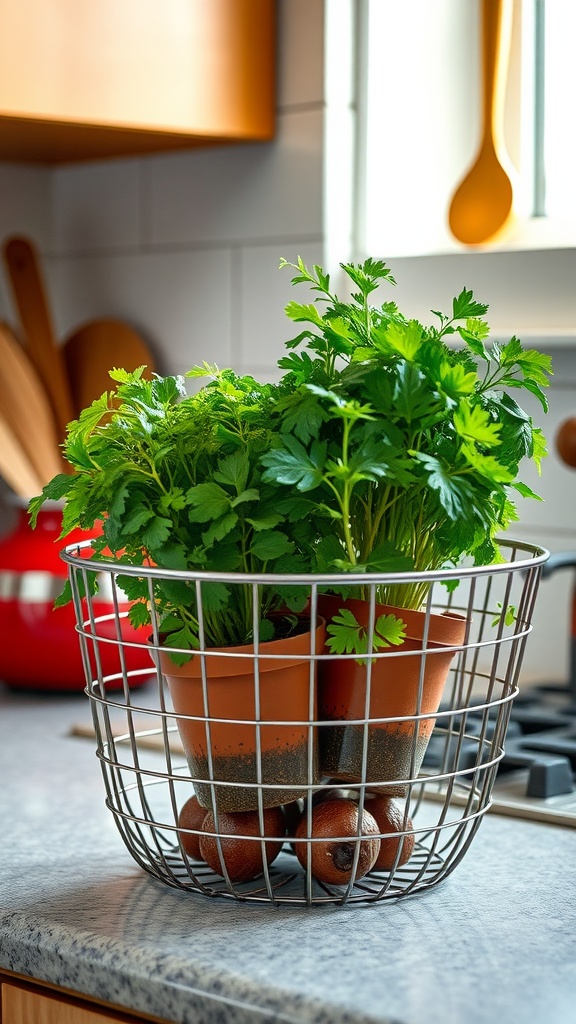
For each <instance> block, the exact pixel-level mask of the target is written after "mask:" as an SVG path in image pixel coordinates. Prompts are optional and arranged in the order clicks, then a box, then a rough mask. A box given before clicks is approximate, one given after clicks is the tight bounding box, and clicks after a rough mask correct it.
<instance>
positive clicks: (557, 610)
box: [510, 525, 576, 688]
mask: <svg viewBox="0 0 576 1024" xmlns="http://www.w3.org/2000/svg"><path fill="white" fill-rule="evenodd" d="M510 533H511V535H513V536H514V537H516V538H517V539H518V540H525V541H528V542H529V543H532V544H538V545H540V546H541V547H545V548H547V549H548V550H549V551H551V552H557V551H575V552H576V530H574V532H573V533H572V534H570V533H564V534H563V535H561V536H555V535H554V534H553V533H550V531H548V530H538V529H535V528H523V527H519V526H518V525H513V527H512V528H511V530H510ZM573 588H574V570H572V569H563V570H558V571H557V572H555V573H552V574H551V575H550V576H546V577H544V578H543V579H542V580H541V582H540V588H539V591H538V596H537V599H536V606H535V609H534V612H533V615H532V633H531V634H530V637H529V638H528V642H527V645H526V653H525V655H524V661H523V665H522V670H521V674H520V686H521V688H522V687H528V686H531V685H534V684H536V683H546V682H564V681H565V680H566V679H567V678H568V665H569V658H570V631H571V614H572V591H573Z"/></svg>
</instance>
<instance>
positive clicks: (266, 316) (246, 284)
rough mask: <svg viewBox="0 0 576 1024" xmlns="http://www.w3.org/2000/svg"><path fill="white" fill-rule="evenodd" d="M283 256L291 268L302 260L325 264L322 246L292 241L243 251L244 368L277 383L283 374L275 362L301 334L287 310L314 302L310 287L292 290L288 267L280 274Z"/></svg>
mask: <svg viewBox="0 0 576 1024" xmlns="http://www.w3.org/2000/svg"><path fill="white" fill-rule="evenodd" d="M282 256H283V257H284V258H285V259H287V260H289V261H290V262H291V263H295V262H296V259H297V257H298V256H301V257H302V259H303V260H304V262H305V263H306V264H308V265H311V264H314V263H321V261H322V245H321V243H320V242H317V243H316V244H306V243H304V244H302V245H295V244H294V243H293V242H292V241H289V242H286V243H284V244H282V243H279V244H275V245H268V246H260V247H256V246H251V247H246V248H243V249H242V250H241V251H240V267H239V280H238V284H237V288H238V303H239V309H240V317H239V330H238V335H239V339H240V355H241V363H242V366H243V367H244V368H245V369H246V372H249V373H252V374H253V375H256V376H263V375H264V376H265V377H266V379H267V380H276V379H278V377H279V375H280V374H281V372H282V371H280V370H278V369H277V367H276V363H277V361H278V359H279V358H280V357H281V356H282V355H284V354H285V352H286V349H285V342H286V341H287V340H288V339H290V338H293V337H295V336H296V335H297V334H298V333H299V327H298V325H296V324H294V323H293V321H291V320H289V319H288V317H287V316H286V314H285V312H284V307H285V306H286V305H287V303H288V302H290V300H291V299H298V301H300V302H309V301H310V293H309V292H307V290H306V286H305V285H300V287H299V289H295V288H294V287H293V286H292V283H291V281H292V277H293V276H294V272H292V271H291V270H290V269H289V268H288V267H284V268H283V269H282V270H279V269H278V264H279V262H280V257H282ZM263 297H265V301H263ZM247 367H250V369H249V370H248V369H247Z"/></svg>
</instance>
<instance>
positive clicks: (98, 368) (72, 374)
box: [63, 319, 155, 415]
mask: <svg viewBox="0 0 576 1024" xmlns="http://www.w3.org/2000/svg"><path fill="white" fill-rule="evenodd" d="M63 354H64V363H65V366H66V371H67V374H68V380H69V382H70V391H71V394H72V398H73V402H74V406H75V410H76V415H78V414H79V413H80V411H81V410H82V409H85V408H86V406H88V405H90V404H91V403H92V402H93V401H94V399H96V398H100V395H101V394H102V393H103V392H104V391H109V390H110V389H111V388H112V387H113V381H111V380H110V377H109V372H108V371H109V370H111V369H113V367H121V368H122V369H124V370H136V369H137V368H138V367H139V366H146V367H147V369H146V372H145V376H146V377H148V378H150V377H151V376H152V373H153V371H154V369H155V361H154V358H153V356H152V353H151V352H150V350H149V348H148V345H147V344H146V342H145V341H144V339H143V338H142V337H141V336H140V335H139V334H138V332H137V331H135V330H134V328H133V327H131V326H130V325H129V324H126V323H124V322H123V321H121V320H114V319H101V320H91V321H90V322H89V323H86V324H83V325H82V326H81V327H79V328H77V329H76V330H75V331H74V333H73V334H71V335H70V337H69V338H67V339H66V341H65V342H64V346H63Z"/></svg>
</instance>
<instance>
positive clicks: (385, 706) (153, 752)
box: [63, 540, 548, 905]
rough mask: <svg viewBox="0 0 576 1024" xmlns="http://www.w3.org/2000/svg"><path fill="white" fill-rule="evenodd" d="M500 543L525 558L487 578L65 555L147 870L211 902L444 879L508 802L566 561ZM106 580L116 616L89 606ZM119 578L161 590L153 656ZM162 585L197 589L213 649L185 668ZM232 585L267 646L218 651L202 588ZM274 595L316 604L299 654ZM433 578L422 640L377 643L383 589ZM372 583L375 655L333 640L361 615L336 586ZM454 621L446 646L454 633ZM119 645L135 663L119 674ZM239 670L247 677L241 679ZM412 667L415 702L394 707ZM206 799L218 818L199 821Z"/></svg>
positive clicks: (122, 790) (112, 780)
mask: <svg viewBox="0 0 576 1024" xmlns="http://www.w3.org/2000/svg"><path fill="white" fill-rule="evenodd" d="M500 548H501V552H502V554H503V556H504V558H505V559H506V560H505V561H503V562H502V563H501V564H497V565H491V566H486V567H468V568H462V569H451V570H443V571H438V572H432V573H398V574H380V575H378V574H371V575H365V574H362V575H361V576H360V575H358V576H352V575H350V574H346V576H335V575H331V576H325V577H320V576H304V575H300V576H297V575H295V576H263V575H259V576H248V575H240V574H222V573H218V574H216V573H183V572H177V571H175V570H161V569H158V568H143V567H132V566H127V565H120V564H119V563H111V562H105V561H96V560H94V559H93V558H91V554H92V551H91V547H90V542H87V543H85V544H82V545H80V546H77V545H75V546H70V547H68V548H66V550H65V552H63V558H64V560H65V561H66V562H67V564H68V571H69V576H70V581H71V586H72V593H73V598H74V605H75V609H76V620H77V627H76V628H77V632H78V634H79V638H80V645H81V650H82V657H83V663H84V669H85V675H86V693H87V694H88V697H89V699H90V703H91V708H92V713H93V719H94V726H95V731H96V739H97V750H96V753H97V756H98V758H99V760H100V764H101V768H102V773H103V778H104V784H105V790H106V803H107V806H108V807H109V809H110V810H111V812H112V814H113V816H114V819H115V821H116V825H117V827H118V829H119V831H120V834H121V836H122V838H123V840H124V843H125V844H126V846H127V848H128V850H129V851H130V853H131V855H132V857H133V858H134V860H135V861H136V862H137V863H138V864H139V865H140V866H141V867H142V868H143V869H144V870H145V871H147V872H149V873H150V874H151V875H153V876H154V877H155V878H157V879H160V880H161V881H163V882H165V883H166V884H168V885H170V886H172V887H175V888H177V889H181V890H184V891H186V892H188V893H193V894H195V895H197V896H199V897H203V896H210V897H214V896H219V897H223V898H227V899H232V900H235V901H242V902H244V901H248V902H257V903H267V904H275V905H278V904H285V903H286V904H302V905H312V904H314V905H316V904H320V905H323V904H331V903H333V904H354V903H377V902H380V901H382V900H387V899H396V898H398V897H402V896H407V895H410V894H413V893H416V892H419V891H422V890H424V889H427V888H429V887H431V886H433V885H436V884H437V883H439V882H441V881H442V880H443V879H445V878H446V877H447V876H448V875H449V874H450V873H451V872H452V871H453V870H454V868H455V867H456V866H457V864H458V863H459V861H460V860H461V859H462V857H463V856H464V854H465V852H466V850H467V849H468V847H469V845H470V843H471V841H472V839H473V837H474V835H475V833H476V831H477V829H478V827H479V825H480V822H481V820H482V817H483V815H484V814H485V812H486V811H487V810H488V809H489V807H490V805H491V792H492V788H493V783H494V779H495V776H496V773H497V770H498V765H499V762H500V761H501V759H502V757H503V754H504V739H505V734H506V729H507V725H508V720H509V716H510V710H511V703H512V701H513V699H514V697H515V696H516V694H517V692H518V688H517V683H518V678H519V673H520V668H521V664H522V658H523V654H524V649H525V645H526V641H527V638H528V636H529V634H530V632H531V628H532V627H531V621H532V613H533V609H534V603H535V599H536V594H537V589H538V583H539V579H540V573H541V568H542V565H543V563H544V562H545V561H546V559H547V558H548V552H547V551H546V550H544V549H543V548H540V547H537V546H534V545H531V544H527V543H521V542H518V541H510V540H504V541H501V543H500ZM94 574H95V575H97V576H98V578H99V581H100V584H102V582H103V581H104V582H105V584H106V587H107V591H108V593H109V595H110V596H111V601H112V607H113V609H114V610H113V612H112V613H109V614H106V615H102V614H99V610H100V609H101V607H102V606H101V605H100V606H99V605H98V603H97V602H94V603H93V602H92V599H91V598H90V597H89V596H88V597H86V596H85V595H89V594H90V593H91V592H92V590H93V588H92V587H91V585H90V582H91V581H90V580H89V577H90V576H91V575H94ZM119 576H137V577H138V578H139V579H145V580H146V581H147V585H148V588H149V594H150V608H151V612H150V621H149V624H146V625H145V627H143V629H142V639H141V643H137V642H136V641H134V637H133V631H132V632H131V633H130V640H129V641H128V640H125V639H124V635H125V634H126V627H125V623H126V621H127V620H126V614H127V613H126V610H125V609H126V597H125V594H124V593H123V592H122V591H121V589H120V586H119V584H118V577H119ZM158 580H174V581H179V582H180V583H181V582H185V583H186V584H188V585H189V586H191V587H192V588H193V591H194V593H195V595H196V602H197V605H196V609H197V616H198V621H199V626H200V634H199V635H200V649H199V651H197V652H196V653H195V655H194V657H193V658H191V659H190V658H189V659H188V660H187V661H186V664H184V665H182V664H177V662H182V660H183V659H182V658H177V657H176V658H174V655H177V654H178V649H176V648H166V647H165V646H164V645H163V644H162V642H161V641H162V637H161V636H160V633H159V623H158V621H157V616H156V613H155V603H154V594H155V584H156V583H157V582H158ZM215 581H216V582H222V583H225V584H226V585H227V586H228V587H240V588H243V589H244V590H245V592H246V594H247V597H249V598H250V600H251V601H252V602H253V608H254V638H253V643H252V645H251V646H248V647H245V648H242V649H231V648H221V649H210V648H208V647H207V646H205V643H204V633H203V614H202V601H203V590H204V588H205V587H206V585H207V584H208V583H213V582H215ZM267 583H274V584H290V586H291V587H298V588H302V590H303V592H304V594H305V595H306V599H307V605H306V614H305V619H306V621H305V622H304V624H302V625H301V626H300V630H299V632H298V633H297V636H296V646H295V647H293V648H290V649H288V648H287V649H286V650H285V649H284V648H279V647H278V646H277V644H278V643H280V642H279V641H273V642H271V643H267V642H264V641H263V640H261V639H260V637H259V635H258V628H259V627H258V624H259V614H258V602H259V595H260V593H261V588H262V586H263V585H266V584H267ZM415 584H417V585H419V586H420V585H421V586H422V588H424V589H423V593H424V594H425V600H424V603H423V611H422V612H421V613H420V621H419V627H418V629H419V632H418V630H417V629H416V628H415V627H414V626H413V624H412V621H411V620H410V616H411V615H413V614H414V613H411V612H408V611H406V610H403V609H401V608H400V609H399V610H398V611H397V612H396V613H395V614H396V615H397V616H398V617H403V621H404V620H405V621H406V622H407V623H408V625H407V627H406V630H407V639H406V640H405V642H404V643H403V644H402V645H401V646H398V647H385V648H381V647H378V646H377V645H376V644H375V634H376V633H377V629H378V619H379V615H380V614H382V608H381V607H380V597H381V594H382V589H383V588H388V592H389V588H390V586H392V585H393V586H394V591H395V593H396V594H400V595H401V594H402V591H403V588H408V587H411V588H413V587H414V585H415ZM353 585H357V586H361V587H362V588H363V594H364V596H365V597H366V600H365V601H364V603H363V605H362V607H363V609H364V611H363V612H362V614H364V616H365V618H364V621H363V625H364V627H365V636H366V651H367V652H370V656H369V657H368V656H366V657H364V658H362V657H360V656H359V654H358V651H357V650H356V651H353V652H351V653H345V654H338V655H334V654H333V653H331V651H330V648H329V647H328V646H327V644H326V628H327V621H329V620H330V618H331V616H332V615H333V612H334V601H335V602H336V609H338V608H342V605H343V599H342V598H341V597H340V598H338V597H336V598H334V597H332V598H330V596H329V591H330V589H332V591H333V590H334V589H335V588H337V587H338V586H340V587H344V586H347V587H349V586H353ZM330 602H332V604H331V603H330ZM352 607H353V609H354V614H355V616H356V618H357V621H360V618H359V617H358V615H359V613H358V608H357V607H356V606H355V605H354V603H353V602H352ZM386 613H388V609H386ZM444 621H447V622H448V625H449V627H451V629H452V633H450V630H449V635H448V638H447V639H446V638H444V639H441V638H440V637H439V635H438V634H437V627H438V625H439V624H440V626H443V624H444ZM111 624H112V626H113V628H111ZM134 646H137V647H142V648H146V649H147V650H148V652H149V659H150V668H149V669H141V668H139V669H135V670H134V669H130V668H128V667H127V666H128V665H129V664H132V663H133V659H132V658H130V657H128V655H130V654H131V653H133V652H132V651H131V649H132V648H133V647H134ZM104 649H105V653H106V658H104V657H103V652H104ZM111 649H113V650H114V654H115V660H116V662H117V667H116V671H115V672H112V673H110V672H108V671H107V674H106V675H105V674H103V672H102V664H103V663H105V664H106V666H107V669H108V667H109V665H110V654H111ZM180 653H185V654H188V655H189V653H190V652H189V651H188V652H182V651H180ZM238 665H239V666H240V668H239V672H240V677H239V678H241V681H239V679H238V678H237V679H236V680H234V681H233V682H232V683H229V681H228V680H227V679H226V676H227V674H228V670H230V669H231V668H232V667H233V666H235V667H236V668H238ZM190 666H193V669H190ZM404 668H407V669H408V676H409V683H408V687H407V691H406V692H404V695H403V696H402V697H401V698H400V703H395V701H396V697H397V695H398V694H399V693H400V692H401V683H400V677H401V670H403V669H404ZM436 669H439V670H440V677H441V678H440V681H439V682H438V680H436V682H435V684H434V686H435V690H434V687H432V684H431V683H430V677H431V675H435V674H436V675H438V672H436ZM189 671H190V672H191V674H192V677H191V676H190V675H189V674H188V673H189ZM286 673H287V674H286ZM144 679H145V680H146V685H145V686H142V687H140V686H138V688H137V689H136V688H135V684H140V683H142V681H143V680H144ZM432 690H434V692H432ZM278 696H279V697H281V698H282V700H283V701H284V704H281V705H280V706H279V707H278V706H277V705H276V704H274V703H273V699H275V698H276V697H278ZM293 697H294V698H297V700H298V701H299V703H297V704H296V705H295V706H294V707H292V706H291V705H289V704H288V703H287V701H288V698H290V699H292V698H293ZM190 701H191V703H190ZM191 798H194V799H193V800H191ZM336 799H338V803H337V804H336V803H334V800H336ZM198 802H199V803H200V805H201V810H200V818H199V819H198V820H194V821H192V822H191V821H190V820H189V819H188V818H184V816H183V815H184V812H183V807H184V806H185V805H190V806H192V805H194V807H195V809H196V811H198ZM392 811H394V813H393V814H392ZM377 812H378V813H377Z"/></svg>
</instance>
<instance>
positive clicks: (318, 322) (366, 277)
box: [261, 259, 552, 653]
mask: <svg viewBox="0 0 576 1024" xmlns="http://www.w3.org/2000/svg"><path fill="white" fill-rule="evenodd" d="M281 266H287V267H290V268H292V269H293V270H295V271H296V274H295V276H294V277H293V284H300V283H305V284H307V285H309V286H310V288H311V290H312V291H313V292H314V293H315V294H316V299H317V301H315V302H312V303H310V304H307V305H304V304H301V303H298V302H290V303H289V305H288V306H287V307H286V313H287V315H288V317H289V318H290V319H291V320H293V321H295V322H297V323H299V324H300V323H301V324H304V325H306V326H305V327H304V329H303V330H302V331H301V332H300V333H299V334H298V336H297V337H295V338H294V339H293V340H292V341H290V342H289V343H288V345H287V347H288V349H290V352H289V354H288V355H286V356H284V357H283V358H282V359H281V360H280V364H279V365H280V367H281V368H282V369H284V370H285V371H286V374H285V377H284V378H283V387H282V389H281V391H282V393H281V394H280V395H279V397H278V400H277V402H276V404H275V413H276V416H277V426H278V429H277V435H276V439H275V446H274V447H273V449H272V450H271V451H269V452H268V453H265V454H264V455H263V456H262V458H261V463H262V464H263V465H264V466H265V472H264V473H263V477H262V479H263V481H265V482H266V483H268V484H275V485H278V484H280V485H284V487H285V488H286V489H289V490H290V492H292V493H294V494H298V493H300V494H302V495H307V496H309V498H310V507H309V510H308V513H307V516H306V520H305V523H306V527H307V530H308V535H307V537H306V536H304V535H302V536H301V538H300V540H301V543H302V544H303V547H304V549H305V550H307V551H308V552H309V554H310V557H311V558H312V561H313V564H315V566H316V569H317V571H319V572H321V573H326V572H336V571H337V572H355V573H369V572H370V571H378V572H398V571H403V570H416V571H417V572H419V573H421V572H425V571H427V570H438V569H442V568H446V567H451V566H455V565H458V564H461V563H462V560H463V559H464V558H465V557H468V558H469V559H470V560H471V561H472V562H473V563H474V564H488V563H491V562H494V561H497V560H498V559H499V557H500V556H499V552H498V546H497V543H496V536H497V534H498V533H500V532H501V531H504V530H505V529H506V528H507V527H508V525H509V524H510V523H511V522H512V521H513V520H515V519H517V518H518V514H517V509H516V505H515V503H514V500H513V497H514V494H516V495H521V496H522V497H532V498H537V497H538V496H537V495H536V494H535V493H534V492H533V491H532V490H531V488H530V487H529V486H527V485H526V484H524V483H522V481H521V480H520V479H519V477H518V473H519V467H520V464H521V463H522V462H523V460H524V459H532V460H533V461H534V462H535V463H536V466H537V467H538V471H540V462H541V459H542V457H543V456H544V455H545V454H546V444H545V440H544V437H543V435H542V432H541V430H540V429H539V428H538V427H536V426H535V425H534V423H533V420H532V418H531V416H530V415H529V414H528V413H527V412H526V411H524V410H523V409H522V408H521V406H520V405H519V404H518V402H517V401H516V400H515V398H514V397H513V394H514V393H516V392H517V391H524V392H528V393H529V394H530V395H534V396H536V398H537V399H538V401H539V402H540V404H541V405H542V407H543V409H544V410H545V411H546V410H547V402H546V397H545V394H544V391H543V388H544V387H546V386H547V385H548V383H549V375H550V374H551V372H552V368H551V361H550V358H549V357H548V356H546V355H543V354H541V353H539V352H537V351H535V350H532V349H528V350H527V349H524V348H523V346H522V345H521V343H520V341H519V340H518V339H517V338H516V337H513V338H512V339H511V340H510V341H508V342H507V343H506V344H501V343H500V342H498V341H491V340H490V338H489V333H490V330H489V326H488V324H487V322H486V321H485V319H484V315H485V313H486V312H487V309H488V307H487V306H486V305H484V304H482V303H480V302H477V301H476V300H475V299H474V296H473V294H472V292H471V291H469V290H467V289H463V290H462V291H461V292H460V294H459V295H458V296H457V298H455V299H454V301H453V305H452V312H451V315H450V316H448V315H445V314H443V313H441V312H434V313H433V315H434V316H435V318H436V323H434V324H433V325H432V326H425V325H423V324H422V323H420V322H419V321H417V320H415V319H409V318H407V317H406V316H404V315H403V314H402V313H401V312H400V311H399V309H398V307H397V306H396V304H395V303H393V302H386V303H384V304H383V305H380V306H378V307H374V306H372V305H371V303H370V299H371V296H372V294H373V293H374V292H375V291H376V290H377V289H378V288H379V286H380V285H381V284H382V282H386V283H388V284H391V285H393V284H395V282H394V279H393V278H392V275H391V273H390V271H389V269H388V268H387V267H386V265H385V264H384V263H383V262H381V261H377V260H371V259H369V260H366V261H365V262H364V263H362V264H359V265H354V264H342V265H341V266H342V269H343V270H344V272H345V273H346V275H347V276H348V278H349V279H350V282H351V285H352V289H353V291H352V294H351V297H350V300H349V301H342V300H341V299H339V298H338V296H337V295H335V294H334V293H333V292H332V291H331V288H330V278H329V276H328V275H327V274H325V273H324V272H323V270H322V268H321V267H318V266H314V267H313V268H312V270H309V269H308V268H307V267H306V265H305V264H304V262H303V261H302V260H301V259H298V262H297V264H289V263H287V262H286V261H285V260H283V261H282V262H281ZM449 339H450V340H452V341H456V342H457V343H458V344H457V345H449V344H448V340H449ZM297 350H299V351H297ZM427 591H428V588H427V585H426V584H425V583H416V584H413V585H408V584H399V585H394V584H392V585H382V586H381V587H379V588H378V591H377V599H378V601H379V602H382V603H383V604H388V605H395V606H398V607H404V608H416V609H417V608H420V607H421V606H422V604H423V602H424V600H425V598H426V595H427ZM340 592H341V593H342V594H343V595H348V596H357V597H361V598H362V597H367V596H368V588H367V587H366V588H362V587H360V588H354V589H353V588H348V589H347V590H345V591H340ZM329 631H330V632H331V634H332V636H331V639H330V641H329V642H330V646H331V649H332V651H333V652H335V653H344V652H349V651H350V650H353V649H355V650H358V651H362V650H363V649H365V635H364V632H365V631H363V630H362V629H361V627H360V626H359V625H358V623H357V622H356V621H355V620H354V616H351V613H346V614H345V612H344V610H342V611H341V613H340V617H339V618H337V619H336V620H335V622H334V624H333V625H332V626H330V627H329ZM402 636H403V633H402V631H401V630H400V631H398V628H397V625H395V624H394V617H393V616H386V617H382V622H381V624H379V623H378V622H377V623H376V631H375V641H376V644H378V643H379V642H380V640H382V641H383V642H384V643H392V644H397V643H401V641H402Z"/></svg>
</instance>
